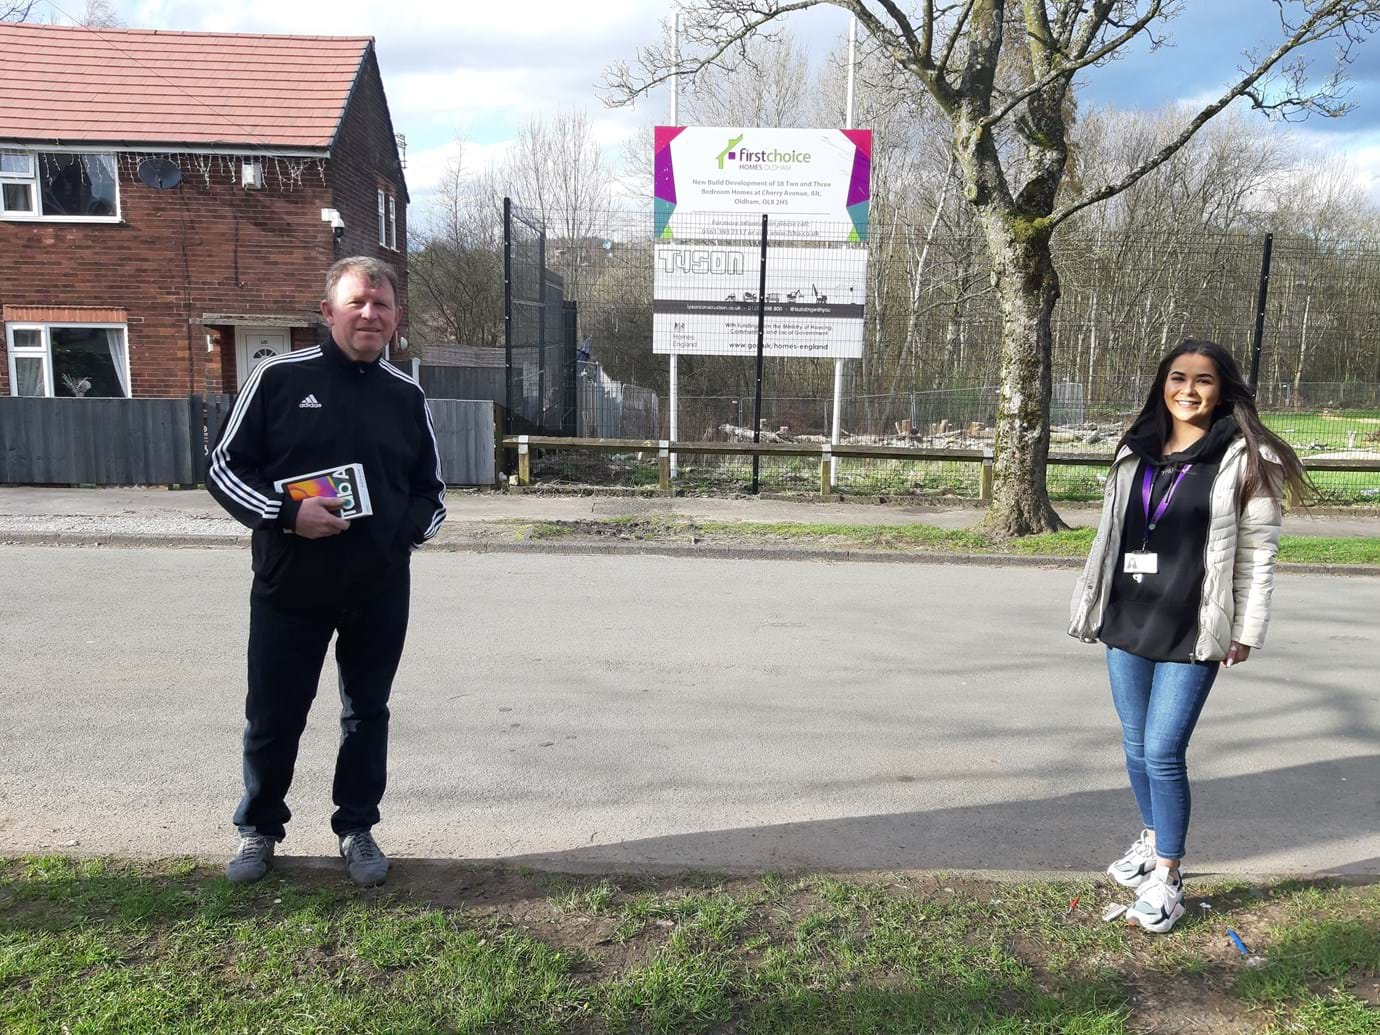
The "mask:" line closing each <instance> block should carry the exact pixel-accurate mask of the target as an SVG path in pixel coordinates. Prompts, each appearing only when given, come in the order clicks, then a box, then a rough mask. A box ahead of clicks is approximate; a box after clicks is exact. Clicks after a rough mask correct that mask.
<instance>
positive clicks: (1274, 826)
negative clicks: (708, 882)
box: [504, 755, 1380, 876]
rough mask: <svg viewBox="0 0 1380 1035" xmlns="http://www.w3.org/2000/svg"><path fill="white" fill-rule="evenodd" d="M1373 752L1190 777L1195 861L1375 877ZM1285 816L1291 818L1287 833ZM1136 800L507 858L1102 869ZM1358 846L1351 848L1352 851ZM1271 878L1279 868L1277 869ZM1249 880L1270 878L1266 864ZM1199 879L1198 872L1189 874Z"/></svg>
mask: <svg viewBox="0 0 1380 1035" xmlns="http://www.w3.org/2000/svg"><path fill="white" fill-rule="evenodd" d="M1377 773H1380V755H1364V756H1357V757H1353V758H1345V759H1338V760H1336V761H1328V762H1314V763H1309V764H1306V765H1298V766H1289V767H1286V768H1281V769H1274V770H1270V771H1268V772H1264V773H1252V774H1249V775H1246V776H1233V777H1226V778H1220V779H1211V780H1199V781H1195V783H1194V788H1193V794H1194V815H1193V829H1192V831H1191V833H1190V838H1189V854H1188V857H1187V864H1186V870H1187V871H1188V872H1190V873H1192V872H1195V871H1194V869H1193V866H1192V862H1193V857H1194V856H1197V857H1199V858H1209V859H1215V860H1218V861H1220V862H1224V863H1226V862H1230V863H1232V864H1233V866H1234V868H1241V869H1246V870H1251V869H1252V867H1251V865H1250V864H1251V860H1252V859H1262V860H1268V858H1269V857H1271V856H1275V855H1278V854H1281V853H1288V852H1290V851H1294V850H1302V849H1314V850H1316V849H1318V848H1321V847H1325V846H1327V845H1330V844H1333V845H1336V852H1337V857H1336V859H1335V863H1330V864H1329V865H1327V866H1325V867H1322V868H1320V869H1317V870H1316V871H1315V875H1319V876H1321V875H1330V874H1338V875H1341V874H1348V875H1356V876H1380V857H1374V856H1372V857H1369V858H1358V857H1355V855H1348V845H1358V844H1360V843H1363V842H1368V843H1369V845H1373V844H1374V838H1375V837H1376V836H1377V835H1380V792H1377V787H1376V775H1377ZM1281 813H1284V814H1287V815H1292V816H1294V817H1296V818H1295V819H1294V821H1293V822H1291V823H1289V824H1287V825H1286V824H1282V823H1281V822H1280V820H1279V818H1278V817H1279V816H1280V814H1281ZM1137 827H1138V824H1137V822H1136V815H1135V808H1134V805H1133V803H1132V799H1131V792H1130V790H1129V789H1126V790H1120V789H1118V790H1106V791H1089V792H1080V793H1075V794H1066V795H1059V796H1055V797H1050V798H1043V799H1038V800H1035V801H1012V802H999V803H995V804H990V805H967V806H956V807H953V808H944V809H933V810H929V811H925V812H909V813H897V814H892V815H873V816H855V817H848V818H844V819H829V820H819V821H817V822H806V823H783V824H775V825H770V826H760V827H743V828H739V829H735V830H710V831H702V832H696V833H688V834H678V835H673V836H666V837H654V838H646V839H643V840H637V841H624V842H619V843H615V844H603V845H591V846H588V847H581V848H575V849H571V850H568V851H561V852H542V853H536V854H529V855H521V856H515V857H511V858H508V859H506V860H504V861H505V862H508V863H520V864H523V865H527V866H533V867H538V868H541V869H546V870H558V871H565V872H572V873H578V872H589V871H595V870H598V871H614V872H619V871H627V870H632V871H639V870H650V871H666V870H678V869H704V870H722V871H725V872H735V871H766V870H779V871H794V870H807V869H808V870H891V869H963V870H989V871H993V872H999V873H1002V872H1004V873H1012V874H1015V873H1020V872H1025V871H1061V870H1068V871H1073V872H1077V871H1089V870H1091V871H1094V872H1096V871H1100V870H1101V869H1102V868H1103V867H1104V866H1106V864H1107V862H1108V860H1109V859H1112V858H1115V857H1116V856H1117V855H1119V854H1120V853H1121V851H1122V850H1123V849H1124V847H1125V845H1124V844H1123V842H1128V841H1129V840H1130V839H1132V838H1134V836H1135V834H1136V832H1137ZM1352 851H1354V849H1352ZM1273 868H1274V869H1282V868H1283V867H1280V866H1277V865H1276V866H1275V867H1273ZM1256 869H1257V871H1258V872H1269V870H1270V869H1271V867H1270V866H1269V865H1268V864H1267V865H1261V866H1258V867H1256ZM1197 872H1199V873H1202V872H1203V871H1197Z"/></svg>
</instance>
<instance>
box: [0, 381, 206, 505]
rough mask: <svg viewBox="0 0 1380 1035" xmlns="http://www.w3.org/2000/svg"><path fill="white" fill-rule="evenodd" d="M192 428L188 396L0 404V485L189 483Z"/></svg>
mask: <svg viewBox="0 0 1380 1035" xmlns="http://www.w3.org/2000/svg"><path fill="white" fill-rule="evenodd" d="M191 426H192V419H191V410H190V408H189V406H188V401H187V399H185V398H179V399H21V398H13V397H9V398H0V483H7V484H29V485H193V484H195V483H196V482H197V481H199V480H200V464H199V463H198V461H197V458H196V457H195V456H194V455H193V452H192V449H191Z"/></svg>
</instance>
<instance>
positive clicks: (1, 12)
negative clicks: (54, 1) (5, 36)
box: [0, 0, 124, 29]
mask: <svg viewBox="0 0 1380 1035" xmlns="http://www.w3.org/2000/svg"><path fill="white" fill-rule="evenodd" d="M37 8H38V0H8V2H5V3H0V22H27V21H29V20H30V18H31V16H32V15H34V14H35V11H36V9H37ZM69 22H70V23H71V24H73V25H78V26H81V27H82V28H86V29H118V28H121V27H122V26H123V25H124V22H122V21H121V20H120V16H119V15H118V14H116V13H115V8H114V7H112V6H111V4H110V3H109V0H86V6H85V7H84V8H82V13H81V14H79V15H76V16H72V17H69V16H68V15H66V14H65V13H63V12H60V11H57V10H54V12H53V13H52V14H51V15H50V17H49V24H52V25H65V24H67V23H69Z"/></svg>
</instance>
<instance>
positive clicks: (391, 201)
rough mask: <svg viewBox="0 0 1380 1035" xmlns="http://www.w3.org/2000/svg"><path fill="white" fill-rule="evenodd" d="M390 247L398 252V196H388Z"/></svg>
mask: <svg viewBox="0 0 1380 1035" xmlns="http://www.w3.org/2000/svg"><path fill="white" fill-rule="evenodd" d="M388 247H389V248H391V249H392V250H393V251H397V250H398V196H397V195H396V194H390V195H388Z"/></svg>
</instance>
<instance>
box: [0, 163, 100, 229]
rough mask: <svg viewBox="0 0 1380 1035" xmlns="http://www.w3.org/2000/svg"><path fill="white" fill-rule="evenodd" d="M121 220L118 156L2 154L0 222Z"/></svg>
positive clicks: (0, 164)
mask: <svg viewBox="0 0 1380 1035" xmlns="http://www.w3.org/2000/svg"><path fill="white" fill-rule="evenodd" d="M119 216H120V192H119V187H118V185H117V182H116V176H115V156H114V155H112V154H79V153H77V152H75V151H0V218H4V219H73V220H77V219H97V220H115V219H118V218H119Z"/></svg>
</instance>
